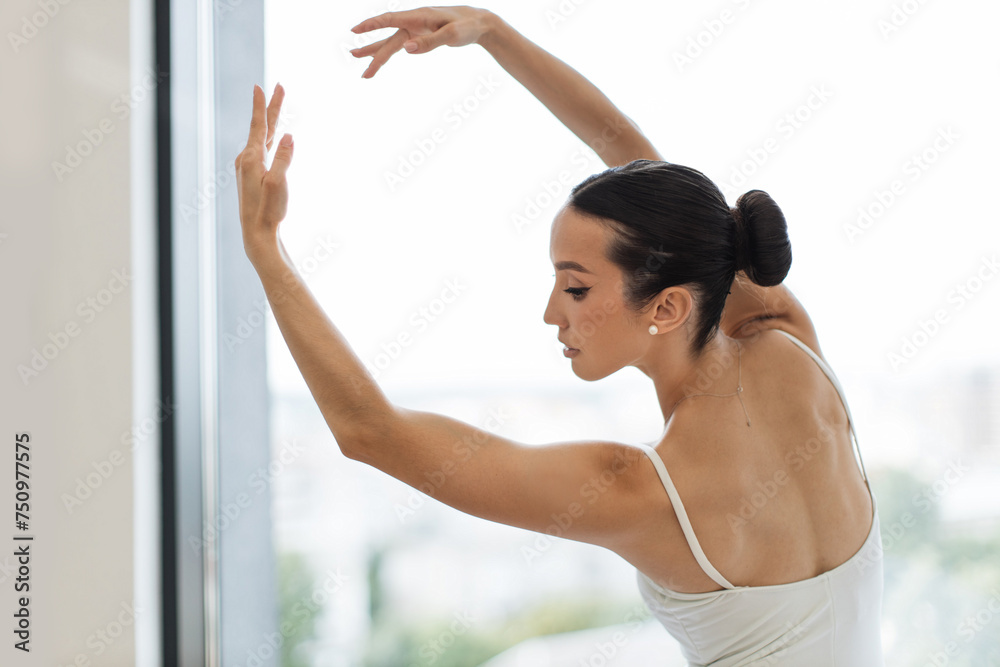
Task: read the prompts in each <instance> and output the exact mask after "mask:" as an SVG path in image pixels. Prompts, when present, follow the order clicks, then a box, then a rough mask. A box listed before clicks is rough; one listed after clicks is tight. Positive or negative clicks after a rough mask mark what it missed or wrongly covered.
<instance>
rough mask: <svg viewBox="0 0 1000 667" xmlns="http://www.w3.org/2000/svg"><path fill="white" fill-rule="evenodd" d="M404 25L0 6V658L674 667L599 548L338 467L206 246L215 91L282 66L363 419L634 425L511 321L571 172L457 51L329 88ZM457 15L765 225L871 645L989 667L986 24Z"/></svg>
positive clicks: (992, 541) (579, 0)
mask: <svg viewBox="0 0 1000 667" xmlns="http://www.w3.org/2000/svg"><path fill="white" fill-rule="evenodd" d="M417 6H419V5H418V4H417V3H414V2H410V1H409V0H406V1H397V0H377V1H369V0H360V1H354V2H349V3H347V2H316V1H313V2H305V1H303V0H284V1H283V2H277V1H268V0H196V1H195V2H187V1H181V0H87V2H81V1H77V2H69V1H68V0H5V2H4V3H3V4H2V6H0V28H2V30H0V33H2V35H3V44H4V45H3V47H2V48H0V82H2V83H3V85H4V88H3V90H4V92H5V104H2V105H0V132H2V133H3V135H2V136H3V139H4V151H3V152H2V153H0V201H2V202H3V204H4V206H3V208H2V211H0V299H2V301H0V306H2V309H3V313H4V322H3V325H2V326H0V355H3V358H2V360H0V368H2V369H3V370H4V372H3V373H2V374H0V432H2V433H4V434H6V435H5V436H4V437H6V438H10V436H11V435H12V434H17V435H20V434H24V433H28V434H30V436H31V443H32V447H31V449H30V461H28V462H27V463H25V462H24V461H23V460H17V459H15V455H23V454H24V452H23V451H21V450H18V449H17V448H16V447H15V446H14V443H12V442H11V440H10V439H8V441H7V442H8V447H7V452H8V453H7V454H6V455H2V456H0V498H2V499H4V502H7V503H9V502H10V501H11V500H14V501H15V502H26V503H28V504H29V506H30V507H29V508H28V510H27V511H26V512H24V513H25V514H27V515H28V519H27V520H24V523H23V526H24V527H23V528H18V527H17V525H16V524H13V523H12V524H7V525H8V528H7V530H6V532H5V531H4V530H3V529H2V528H0V542H2V543H3V544H2V545H0V591H3V592H2V593H0V614H2V615H4V616H5V617H6V618H8V619H13V618H15V617H14V616H13V614H14V613H15V611H16V610H17V609H22V608H25V607H30V628H31V632H32V637H31V642H32V643H31V649H32V650H31V651H30V652H26V651H21V650H18V649H16V648H15V647H14V646H13V642H10V643H5V644H3V645H0V664H2V665H4V666H6V665H16V666H17V667H35V666H37V667H52V666H53V665H56V666H57V667H63V666H67V665H75V666H80V667H86V666H87V665H100V666H101V667H135V666H137V665H139V666H141V667H158V666H159V665H163V666H164V667H174V666H175V665H182V666H183V667H202V666H203V665H204V666H205V667H221V666H223V665H224V666H225V667H240V666H242V667H276V666H278V665H281V666H282V667H400V666H404V667H410V666H420V667H426V666H435V667H438V666H446V667H468V666H477V665H483V666H485V667H515V666H516V667H602V666H609V665H619V666H621V667H626V666H633V665H654V664H655V665H683V660H682V658H681V656H680V654H679V651H678V648H677V646H676V644H675V643H674V642H673V640H672V639H671V638H670V637H669V635H668V634H667V632H666V630H664V629H663V628H662V626H660V625H659V624H658V623H657V622H655V621H652V620H650V618H649V614H648V613H647V611H646V609H645V607H644V605H643V604H642V601H641V599H640V597H639V593H638V588H637V583H636V572H635V570H634V568H632V567H631V566H629V565H628V564H627V563H626V562H625V561H623V560H622V559H621V558H619V557H618V556H616V555H615V554H613V553H611V552H610V551H607V550H605V549H602V548H598V547H595V546H591V545H587V544H581V543H576V542H572V541H568V540H564V539H560V538H557V537H551V536H548V535H544V534H541V533H533V532H529V531H524V530H519V529H515V528H510V527H507V526H503V525H499V524H495V523H490V522H487V521H484V520H481V519H477V518H473V517H470V516H467V515H463V514H461V513H460V512H458V511H456V510H454V509H452V508H450V507H448V506H445V505H443V504H441V503H439V502H437V501H435V500H433V499H431V498H429V497H427V496H425V495H424V494H422V493H421V492H420V491H418V490H416V489H413V488H411V487H409V486H407V485H405V484H402V483H401V482H398V481H397V480H395V479H394V478H391V477H389V476H387V475H385V474H383V473H381V472H379V471H378V470H376V469H374V468H371V467H368V466H366V465H365V464H362V463H359V462H357V461H352V460H349V459H347V458H345V457H344V456H343V455H342V454H341V453H340V451H339V449H338V447H337V443H336V442H335V441H334V439H333V438H332V436H331V434H330V431H329V430H328V428H327V426H326V424H325V422H324V420H323V418H322V415H321V414H320V413H319V411H318V409H317V407H316V405H315V402H314V401H313V399H312V397H311V395H310V394H309V392H308V391H307V388H306V386H305V384H304V383H303V381H302V379H301V376H300V374H299V372H298V369H297V368H296V366H295V364H294V362H293V360H292V358H291V357H290V355H289V353H288V350H287V348H286V346H285V343H284V341H283V339H282V337H281V335H280V333H279V331H278V329H277V327H276V325H275V322H274V319H273V316H272V315H271V314H270V313H269V312H268V304H267V302H266V300H265V298H264V295H263V292H262V290H261V285H260V282H259V280H258V279H257V276H256V275H255V274H254V272H253V269H252V267H251V266H250V265H249V262H248V261H247V258H246V256H245V253H244V251H243V248H242V243H241V234H240V226H239V220H238V208H237V199H236V192H235V183H234V179H233V177H232V176H233V171H232V165H233V160H234V158H235V156H236V155H237V154H238V153H239V151H240V150H241V149H242V147H243V145H244V144H245V142H246V136H247V135H246V132H247V125H248V123H249V113H250V99H251V98H250V90H251V87H252V84H253V83H254V82H257V83H261V84H262V85H263V86H264V89H265V90H266V91H267V92H268V93H270V91H271V90H273V87H274V85H275V83H277V82H281V83H282V84H283V85H284V87H285V89H286V91H287V97H286V100H285V104H284V109H283V117H282V121H281V126H280V128H279V131H280V132H291V133H294V136H295V143H296V151H295V159H294V164H293V165H292V166H291V170H290V172H289V187H290V191H291V202H290V207H289V214H288V217H287V219H286V221H285V222H284V223H283V225H282V237H283V240H284V244H285V247H286V248H287V250H288V251H289V253H290V254H291V256H292V257H293V259H294V260H295V262H296V264H297V266H298V268H299V271H300V273H301V274H302V275H303V276H304V278H305V280H306V281H307V283H308V285H309V287H310V288H311V289H312V290H313V292H314V293H315V295H316V296H317V298H318V299H319V301H320V302H321V304H322V305H323V307H324V309H325V310H326V312H327V314H328V315H329V317H330V318H331V320H332V321H333V322H334V323H335V324H336V325H337V327H338V328H339V329H340V330H341V332H342V333H343V334H344V336H345V337H346V339H347V340H348V341H349V342H350V343H351V345H352V346H353V348H354V350H355V352H356V353H357V355H358V357H359V358H360V359H362V360H363V361H364V362H365V364H366V365H367V367H368V368H369V370H370V371H371V373H372V374H373V375H374V376H375V377H376V379H377V381H378V382H379V384H380V386H381V387H382V388H383V389H384V391H385V393H386V394H387V395H388V396H389V397H390V399H391V400H392V401H394V402H395V403H396V404H398V405H400V406H403V407H407V408H412V409H418V410H427V411H432V412H437V413H442V414H446V415H449V416H451V417H454V418H456V419H460V420H463V421H465V422H468V423H470V424H473V425H475V426H478V427H480V428H483V429H486V430H489V431H491V432H495V433H498V434H500V435H503V436H506V437H509V438H513V439H515V440H518V441H521V442H525V443H537V444H542V443H551V442H559V441H567V440H575V439H580V438H601V439H608V440H616V441H621V442H631V443H640V442H645V443H651V442H653V441H655V440H656V439H657V438H658V436H659V435H660V432H661V429H662V415H661V414H660V411H659V406H658V405H657V402H656V396H655V392H654V388H653V386H652V384H651V383H650V381H649V380H648V379H647V378H646V377H645V376H644V375H642V374H641V373H640V372H638V371H637V370H636V369H634V368H625V369H622V370H620V371H619V372H617V373H615V374H613V375H611V376H609V377H607V378H605V379H603V380H601V381H599V382H584V381H581V380H580V379H579V378H577V377H576V376H574V375H573V373H572V370H571V366H570V362H569V361H568V360H567V359H566V358H564V357H563V355H562V352H561V344H560V343H559V342H558V341H557V337H556V334H557V331H556V329H555V327H553V326H550V325H546V324H545V323H544V322H543V321H542V316H543V311H544V308H545V305H546V302H547V299H548V297H549V294H550V292H551V289H552V286H553V281H554V277H553V273H554V270H553V267H552V265H551V263H550V259H549V232H550V225H551V220H552V217H553V215H554V214H555V212H556V211H557V209H558V208H559V206H560V205H561V204H562V203H563V202H564V201H565V199H566V196H567V193H568V191H569V189H570V188H571V187H572V186H573V185H575V184H576V183H579V182H580V181H582V180H583V179H584V178H586V177H587V176H588V175H590V174H593V173H596V172H599V171H601V170H603V168H604V165H603V164H602V163H601V162H600V161H599V160H598V158H597V156H596V154H595V153H594V152H593V151H592V150H591V148H590V147H588V146H586V145H584V144H583V143H581V142H580V141H579V140H578V139H577V138H576V137H575V136H574V135H573V134H572V133H571V132H570V131H569V130H567V129H566V128H565V127H563V126H562V125H561V123H560V122H559V121H558V120H557V119H556V118H555V117H553V116H552V115H551V114H550V113H549V112H548V110H547V109H546V108H545V107H544V106H543V105H541V104H540V103H539V102H538V101H537V100H535V99H534V98H533V97H532V96H531V95H530V94H529V93H528V92H527V91H526V90H524V89H523V88H522V87H521V86H520V85H519V84H518V83H517V82H516V81H515V80H514V79H512V78H511V77H510V76H509V75H508V74H507V73H506V72H505V71H504V70H503V69H502V68H501V67H500V66H499V65H498V64H497V63H496V62H495V61H494V60H493V59H492V57H491V56H490V55H489V54H488V53H487V52H485V51H484V50H483V49H482V48H480V47H477V46H469V47H462V48H448V47H442V48H439V49H437V50H435V51H433V52H431V53H428V54H423V55H410V54H407V53H405V52H400V53H398V54H396V55H395V56H393V58H392V59H391V60H390V61H389V62H388V63H387V64H386V65H385V66H384V67H383V69H382V70H381V71H380V72H378V74H377V75H376V76H375V77H374V78H373V79H370V80H363V79H362V78H361V73H362V72H363V71H364V70H365V69H366V68H367V66H368V63H369V61H370V59H368V58H365V59H356V58H354V57H353V56H351V55H350V53H349V50H350V49H351V48H354V47H357V46H361V45H364V44H367V43H369V42H371V41H374V40H377V39H381V38H383V37H385V36H388V35H389V34H391V31H379V32H376V33H371V34H368V35H355V34H354V33H352V32H351V31H350V28H351V27H352V26H354V25H356V24H358V23H359V22H361V21H362V20H364V19H366V18H368V17H371V16H375V15H378V14H381V13H383V12H386V11H398V10H405V9H410V8H414V7H417ZM481 6H482V7H485V8H487V9H490V10H492V11H494V12H496V13H497V14H498V15H500V16H501V17H502V18H503V19H505V20H506V21H507V22H508V23H509V24H510V25H511V26H513V27H514V28H515V29H517V30H519V31H520V32H521V33H522V34H524V35H525V36H526V37H527V38H529V39H531V40H533V41H534V42H535V43H537V44H538V45H540V46H541V47H542V48H544V49H546V50H548V51H550V52H551V53H552V54H554V55H555V56H556V57H558V58H561V59H563V60H564V61H565V62H567V63H568V64H569V65H570V66H572V67H574V68H576V69H577V70H578V71H579V72H581V73H582V74H583V75H584V76H586V77H588V78H589V79H590V80H591V81H592V82H593V83H594V84H595V85H597V86H598V87H599V88H600V89H601V90H602V91H603V92H604V93H605V94H607V95H608V97H609V98H610V99H611V100H612V101H613V102H614V103H615V104H616V105H617V106H618V107H619V108H620V109H621V110H622V111H623V112H624V113H625V114H627V115H628V116H629V117H630V118H631V119H632V120H633V121H634V122H635V123H636V124H637V125H638V126H639V127H641V128H642V130H643V131H644V133H645V134H646V135H647V137H648V138H649V139H650V141H651V142H652V143H653V144H654V145H655V146H656V147H657V148H658V150H659V151H660V153H661V154H662V155H663V156H664V157H665V158H666V159H667V160H669V161H672V162H677V163H680V164H684V165H688V166H690V167H694V168H696V169H699V170H701V171H703V172H704V173H705V174H707V175H708V176H709V177H710V178H712V179H713V180H714V181H715V182H716V183H717V184H718V185H719V186H720V187H721V188H722V190H723V192H724V193H725V194H726V197H727V198H728V200H729V202H730V203H731V204H732V203H734V202H735V200H736V198H737V197H738V196H739V195H740V194H742V193H743V192H746V191H747V190H750V189H754V188H759V189H762V190H765V191H767V192H768V193H770V194H771V196H772V197H773V198H774V199H775V201H776V202H777V203H778V204H779V205H780V206H781V208H782V210H783V212H784V214H785V216H786V219H787V221H788V227H789V235H790V237H791V241H792V246H793V253H794V260H793V263H792V267H791V271H790V273H789V275H788V278H787V280H786V283H787V285H788V286H789V288H790V289H791V290H792V292H794V294H795V295H796V296H797V297H798V299H799V300H800V301H801V302H802V303H803V305H804V306H805V307H806V309H807V310H808V312H809V314H810V315H811V317H812V320H813V322H814V323H815V325H816V329H817V331H818V335H819V341H820V345H821V347H822V351H823V354H824V356H825V357H826V359H827V360H828V361H829V362H830V364H831V366H832V367H833V369H834V371H835V372H836V373H837V375H838V377H839V378H840V380H841V382H842V384H843V387H844V389H845V392H846V395H847V398H848V401H849V403H850V408H851V411H852V413H853V416H854V418H855V420H856V424H855V426H856V431H857V435H858V440H859V444H860V447H861V450H862V454H863V457H864V462H865V464H866V467H867V470H868V472H869V474H870V477H871V482H872V487H873V489H874V492H875V494H876V496H877V498H878V504H879V508H880V513H881V526H882V530H883V534H882V540H883V544H884V549H885V553H884V555H885V597H884V604H883V612H882V638H883V644H884V647H885V653H886V664H887V665H893V666H897V665H899V666H903V667H928V666H932V667H942V666H945V665H947V666H949V667H955V666H958V667H1000V493H998V491H997V490H998V489H1000V348H998V347H997V342H996V341H997V334H996V332H997V330H998V326H1000V275H998V274H1000V224H998V222H1000V220H998V216H997V212H996V207H995V205H994V203H993V202H992V201H990V197H991V196H993V195H991V194H990V193H991V192H994V191H995V187H996V183H997V182H998V179H1000V169H998V163H997V161H996V155H997V154H998V150H1000V130H998V127H997V123H996V118H997V117H1000V85H998V84H1000V78H998V73H1000V49H998V46H997V44H998V42H997V40H996V38H995V35H994V32H995V26H996V25H998V23H1000V21H998V19H1000V5H998V4H997V3H995V2H984V1H982V0H979V1H973V0H954V1H952V2H948V3H944V2H926V1H924V0H874V1H868V2H862V1H861V0H845V1H844V2H838V3H832V2H793V1H792V0H769V1H768V2H758V1H757V0H714V1H713V2H709V3H694V2H687V3H676V2H672V3H656V2H649V1H645V2H640V1H638V0H617V1H615V2H611V1H610V0H542V1H541V2H529V1H527V0H507V1H506V2H495V3H490V4H486V5H481ZM22 449H23V448H22ZM28 463H30V478H28V479H30V485H28V488H18V487H17V486H16V483H17V482H18V481H22V482H23V481H25V480H24V479H23V478H22V479H20V480H18V479H17V478H16V476H15V475H16V472H17V471H18V470H21V471H22V472H24V470H23V468H24V467H25V465H27V464H28ZM18 464H21V466H20V467H18ZM18 493H21V494H27V498H28V500H21V499H20V498H19V497H18V496H17V494H18ZM254 501H256V502H254ZM6 507H7V508H8V509H9V508H10V505H6ZM12 518H13V517H12ZM27 536H30V537H31V538H32V544H33V548H34V552H33V553H32V558H31V563H30V584H31V589H30V591H20V592H19V591H16V590H15V589H14V584H15V583H16V579H17V578H18V577H19V576H24V575H23V574H22V573H21V570H20V568H21V564H20V563H19V562H18V560H17V558H16V557H15V555H14V554H15V549H16V546H15V545H17V544H19V543H20V542H15V541H14V538H22V537H27ZM19 593H27V594H29V595H30V604H28V605H25V604H22V602H21V600H20V599H19V597H16V596H15V594H19ZM8 627H12V624H11V626H8ZM9 636H10V635H9Z"/></svg>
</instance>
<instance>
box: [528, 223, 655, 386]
mask: <svg viewBox="0 0 1000 667" xmlns="http://www.w3.org/2000/svg"><path fill="white" fill-rule="evenodd" d="M610 235H611V231H610V230H609V229H607V228H606V227H605V226H604V225H601V224H600V223H598V222H596V221H595V220H593V219H592V218H588V217H586V216H583V215H580V214H579V213H577V212H576V211H575V210H574V209H573V208H571V207H570V206H568V205H566V206H563V208H561V209H560V210H559V212H558V213H557V214H556V216H555V218H554V219H553V221H552V235H551V240H550V251H549V255H550V259H551V260H552V264H553V266H554V267H555V269H556V272H555V285H554V287H553V288H552V294H551V296H550V297H549V302H548V304H547V305H546V307H545V314H544V317H543V319H544V320H545V323H546V324H554V325H556V326H558V327H559V332H558V337H559V340H560V341H562V343H563V344H564V345H566V346H567V347H569V348H575V349H576V350H577V352H571V353H570V354H571V356H570V359H571V361H572V364H573V372H574V373H576V375H577V376H579V377H580V378H581V379H583V380H588V381H593V380H599V379H601V378H603V377H606V376H608V375H610V374H611V373H614V372H615V371H617V370H619V369H621V368H623V367H624V366H627V365H630V364H631V363H632V362H634V361H636V360H637V359H639V358H640V357H641V356H642V354H644V353H645V351H646V350H647V349H648V347H649V343H650V339H652V338H653V336H650V334H649V332H648V328H649V324H650V322H651V321H652V320H650V322H646V323H645V324H643V323H642V320H640V319H639V318H637V317H636V316H635V314H633V315H632V317H631V318H630V317H628V315H627V314H626V309H625V304H624V300H623V297H622V287H623V284H624V278H623V275H622V272H621V270H620V269H619V268H618V267H617V266H615V265H614V264H612V263H611V262H610V261H608V260H607V259H606V258H605V257H604V248H605V245H606V243H607V241H608V239H609V237H610ZM567 290H568V292H567ZM643 336H645V338H643ZM564 353H565V352H564Z"/></svg>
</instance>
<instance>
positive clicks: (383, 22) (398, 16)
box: [351, 9, 425, 34]
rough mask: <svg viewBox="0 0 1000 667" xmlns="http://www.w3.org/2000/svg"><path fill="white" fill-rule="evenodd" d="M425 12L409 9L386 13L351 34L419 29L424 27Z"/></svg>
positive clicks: (368, 20) (368, 21) (362, 24)
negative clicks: (389, 29) (393, 29)
mask: <svg viewBox="0 0 1000 667" xmlns="http://www.w3.org/2000/svg"><path fill="white" fill-rule="evenodd" d="M424 22H425V21H424V12H423V11H421V10H420V9H408V10H406V11H403V12H385V13H384V14H379V15H378V16H373V17H371V18H370V19H365V20H364V21H362V22H361V23H359V24H357V25H356V26H354V27H353V28H351V32H353V33H357V34H361V33H363V32H370V31H372V30H379V29H381V28H418V27H423V26H424Z"/></svg>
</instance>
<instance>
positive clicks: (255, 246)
mask: <svg viewBox="0 0 1000 667" xmlns="http://www.w3.org/2000/svg"><path fill="white" fill-rule="evenodd" d="M284 97H285V90H284V88H282V87H281V84H278V85H276V86H275V87H274V94H273V95H272V96H271V103H270V104H268V105H267V108H266V109H265V99H264V90H263V89H262V88H261V87H260V86H258V85H256V84H254V87H253V115H252V117H251V120H250V136H249V138H248V139H247V145H246V148H244V149H243V150H242V151H241V152H240V154H239V155H237V156H236V162H235V164H236V187H237V189H238V190H239V206H240V224H241V225H242V227H243V249H244V250H245V251H246V253H247V257H249V258H250V261H251V262H253V261H254V258H255V256H256V255H257V254H258V253H260V252H263V251H267V250H268V249H275V248H277V247H278V224H279V223H280V222H281V221H282V220H284V218H285V213H286V212H287V210H288V182H287V180H286V179H285V173H286V172H287V171H288V166H289V165H290V164H291V163H292V150H293V147H294V144H293V142H292V135H290V134H286V135H284V136H283V137H282V138H281V141H279V142H278V150H276V151H275V152H274V159H273V160H272V161H271V168H270V169H268V168H267V165H266V164H265V158H266V157H267V151H268V150H269V149H270V148H271V143H272V142H273V141H274V132H275V128H276V127H277V125H278V114H279V113H280V112H281V102H282V100H283V99H284Z"/></svg>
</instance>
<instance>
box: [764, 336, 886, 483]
mask: <svg viewBox="0 0 1000 667" xmlns="http://www.w3.org/2000/svg"><path fill="white" fill-rule="evenodd" d="M773 331H780V332H781V333H783V334H785V336H787V337H788V339H789V340H791V341H792V342H793V343H795V344H796V345H798V346H799V347H801V348H802V349H803V350H805V352H806V354H808V355H809V356H810V357H812V358H813V361H815V362H816V363H817V364H818V365H819V367H820V368H821V369H822V370H823V373H825V374H826V377H827V378H829V380H830V382H831V383H833V386H834V388H835V389H836V390H837V394H838V395H839V396H840V402H841V403H842V404H843V405H844V411H845V412H847V425H848V427H849V428H850V430H851V441H852V442H853V443H854V452H855V454H856V455H857V457H858V465H859V466H860V467H861V476H862V477H864V479H865V486H868V491H869V493H870V492H871V486H870V485H869V484H868V473H867V472H866V471H865V462H864V459H862V458H861V447H860V446H859V445H858V435H857V433H855V432H854V417H852V416H851V408H850V406H849V405H847V397H846V396H844V388H843V387H842V386H841V385H840V380H838V379H837V376H836V375H835V374H834V372H833V369H832V368H830V367H829V366H828V365H827V363H826V362H825V361H823V358H822V357H820V356H819V355H818V354H816V353H815V352H814V351H813V350H812V348H811V347H809V346H808V345H806V344H805V343H803V342H802V341H801V340H799V339H798V338H796V337H795V336H793V335H792V334H790V333H788V332H787V331H784V330H782V329H774V330H773Z"/></svg>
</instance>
